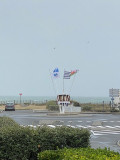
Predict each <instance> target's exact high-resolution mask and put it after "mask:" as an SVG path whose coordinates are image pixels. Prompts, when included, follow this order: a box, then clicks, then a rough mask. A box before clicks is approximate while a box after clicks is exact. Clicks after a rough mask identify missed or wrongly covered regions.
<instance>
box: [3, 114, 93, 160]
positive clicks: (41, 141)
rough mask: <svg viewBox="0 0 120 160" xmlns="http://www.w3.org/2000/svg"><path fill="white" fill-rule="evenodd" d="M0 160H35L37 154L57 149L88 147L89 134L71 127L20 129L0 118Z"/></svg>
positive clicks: (13, 123)
mask: <svg viewBox="0 0 120 160" xmlns="http://www.w3.org/2000/svg"><path fill="white" fill-rule="evenodd" d="M0 126H1V127H0V159H2V160H37V154H38V153H39V152H40V151H44V150H56V149H57V148H64V147H67V148H71V147H76V148H77V147H88V146H89V138H90V132H89V131H88V130H86V129H81V130H80V129H77V128H71V127H65V126H64V127H56V128H50V127H47V126H42V127H38V128H36V129H34V128H31V127H21V126H19V125H18V124H17V123H16V122H14V121H13V120H12V119H10V118H8V117H1V118H0Z"/></svg>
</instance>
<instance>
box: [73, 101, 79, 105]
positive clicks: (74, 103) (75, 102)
mask: <svg viewBox="0 0 120 160" xmlns="http://www.w3.org/2000/svg"><path fill="white" fill-rule="evenodd" d="M71 103H73V106H80V103H79V102H77V101H71Z"/></svg>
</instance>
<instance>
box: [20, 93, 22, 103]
mask: <svg viewBox="0 0 120 160" xmlns="http://www.w3.org/2000/svg"><path fill="white" fill-rule="evenodd" d="M19 95H20V104H21V96H22V93H19Z"/></svg>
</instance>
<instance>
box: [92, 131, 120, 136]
mask: <svg viewBox="0 0 120 160" xmlns="http://www.w3.org/2000/svg"><path fill="white" fill-rule="evenodd" d="M91 132H92V133H93V135H107V134H120V131H111V130H102V131H93V130H92V131H91Z"/></svg>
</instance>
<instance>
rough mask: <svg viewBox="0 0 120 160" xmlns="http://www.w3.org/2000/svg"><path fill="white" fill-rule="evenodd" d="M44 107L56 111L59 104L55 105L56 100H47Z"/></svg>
mask: <svg viewBox="0 0 120 160" xmlns="http://www.w3.org/2000/svg"><path fill="white" fill-rule="evenodd" d="M46 108H47V109H48V110H50V111H58V110H59V106H58V105H57V102H56V101H48V102H47V103H46Z"/></svg>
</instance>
